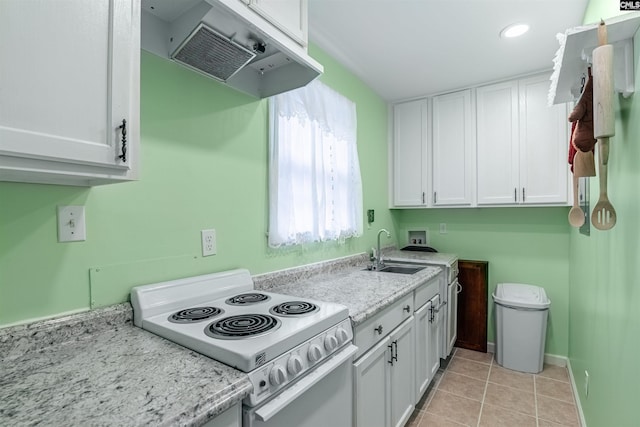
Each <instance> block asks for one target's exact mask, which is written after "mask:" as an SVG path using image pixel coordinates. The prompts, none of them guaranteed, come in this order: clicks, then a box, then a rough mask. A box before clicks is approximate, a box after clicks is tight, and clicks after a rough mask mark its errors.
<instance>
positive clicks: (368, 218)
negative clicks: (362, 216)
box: [367, 209, 375, 224]
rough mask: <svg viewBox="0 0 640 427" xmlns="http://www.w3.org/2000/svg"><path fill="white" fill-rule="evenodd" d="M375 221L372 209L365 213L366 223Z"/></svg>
mask: <svg viewBox="0 0 640 427" xmlns="http://www.w3.org/2000/svg"><path fill="white" fill-rule="evenodd" d="M374 220H375V213H374V210H373V209H369V210H368V211H367V222H368V223H369V224H371V223H372V222H373V221H374Z"/></svg>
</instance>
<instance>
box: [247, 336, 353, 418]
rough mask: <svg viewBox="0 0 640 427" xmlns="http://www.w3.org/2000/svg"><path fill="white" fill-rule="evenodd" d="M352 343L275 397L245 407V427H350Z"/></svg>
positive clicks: (351, 413) (351, 408)
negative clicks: (256, 404) (254, 405)
mask: <svg viewBox="0 0 640 427" xmlns="http://www.w3.org/2000/svg"><path fill="white" fill-rule="evenodd" d="M357 350H358V348H357V347H356V346H354V345H352V344H350V345H348V346H347V347H345V348H344V349H343V350H341V351H339V352H338V353H336V354H334V355H333V356H332V357H331V358H330V359H328V360H327V361H325V363H323V364H322V365H320V366H318V367H317V368H316V369H314V370H313V371H311V372H309V373H307V375H305V376H304V377H303V378H301V379H300V380H299V381H297V382H296V383H294V384H292V385H291V386H290V387H287V388H286V389H285V390H283V391H282V392H281V393H280V394H278V395H277V396H275V397H274V398H272V399H270V400H267V401H266V402H265V403H262V404H260V405H258V406H256V407H253V408H251V407H248V406H245V407H244V408H243V417H242V418H243V423H242V425H243V427H284V426H296V427H317V426H331V427H350V426H351V423H352V420H353V376H352V369H353V364H352V363H353V356H354V355H355V354H356V351H357Z"/></svg>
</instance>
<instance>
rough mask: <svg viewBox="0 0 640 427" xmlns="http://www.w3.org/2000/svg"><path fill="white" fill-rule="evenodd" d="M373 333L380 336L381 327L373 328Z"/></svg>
mask: <svg viewBox="0 0 640 427" xmlns="http://www.w3.org/2000/svg"><path fill="white" fill-rule="evenodd" d="M373 330H374V331H376V332H377V333H378V335H382V325H379V326H378V327H377V328H373Z"/></svg>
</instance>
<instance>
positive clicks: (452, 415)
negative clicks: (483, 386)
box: [423, 390, 481, 426]
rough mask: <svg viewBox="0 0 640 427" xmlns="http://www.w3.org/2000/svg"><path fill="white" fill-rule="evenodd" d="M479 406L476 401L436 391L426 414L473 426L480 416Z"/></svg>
mask: <svg viewBox="0 0 640 427" xmlns="http://www.w3.org/2000/svg"><path fill="white" fill-rule="evenodd" d="M480 406H481V403H480V402H478V401H477V400H471V399H466V398H464V397H460V396H456V395H455V394H451V393H447V392H446V391H442V390H437V391H436V394H435V395H434V396H433V399H432V400H431V402H430V403H429V406H427V412H426V413H432V414H435V415H439V416H441V417H445V418H448V419H450V420H451V421H455V422H457V423H460V424H463V425H469V426H475V425H477V423H478V417H479V416H480ZM425 415H426V414H425ZM424 418H426V416H425V417H423V424H424ZM432 425H437V424H432Z"/></svg>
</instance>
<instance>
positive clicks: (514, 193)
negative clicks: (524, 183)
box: [513, 187, 518, 202]
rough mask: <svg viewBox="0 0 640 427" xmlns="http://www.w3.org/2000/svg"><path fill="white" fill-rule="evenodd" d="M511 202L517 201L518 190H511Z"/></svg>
mask: <svg viewBox="0 0 640 427" xmlns="http://www.w3.org/2000/svg"><path fill="white" fill-rule="evenodd" d="M513 201H514V202H517V201H518V189H517V188H515V187H514V188H513Z"/></svg>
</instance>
